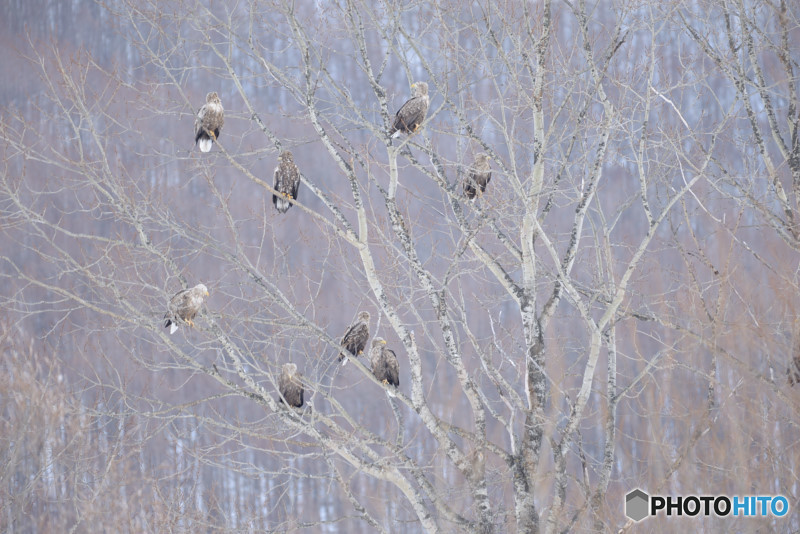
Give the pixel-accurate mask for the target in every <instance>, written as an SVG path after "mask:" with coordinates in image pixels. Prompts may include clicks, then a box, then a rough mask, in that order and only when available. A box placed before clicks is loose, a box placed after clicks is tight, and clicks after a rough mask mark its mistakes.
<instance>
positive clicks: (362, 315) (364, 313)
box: [358, 311, 369, 324]
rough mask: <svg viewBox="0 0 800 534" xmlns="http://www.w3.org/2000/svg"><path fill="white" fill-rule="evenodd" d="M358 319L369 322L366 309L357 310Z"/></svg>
mask: <svg viewBox="0 0 800 534" xmlns="http://www.w3.org/2000/svg"><path fill="white" fill-rule="evenodd" d="M358 320H359V321H362V322H364V323H366V324H369V312H368V311H362V312H359V313H358Z"/></svg>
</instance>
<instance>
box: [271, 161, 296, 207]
mask: <svg viewBox="0 0 800 534" xmlns="http://www.w3.org/2000/svg"><path fill="white" fill-rule="evenodd" d="M275 189H276V190H277V191H278V192H279V193H280V195H272V203H273V204H274V205H275V207H276V208H277V209H278V211H279V212H281V213H286V212H287V211H288V210H289V208H291V207H292V203H291V202H289V201H290V200H296V199H297V190H298V189H300V171H299V170H298V168H297V165H295V164H294V158H293V157H292V153H291V152H289V151H288V150H284V151H283V152H281V155H280V156H278V166H277V167H275Z"/></svg>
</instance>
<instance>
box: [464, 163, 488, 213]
mask: <svg viewBox="0 0 800 534" xmlns="http://www.w3.org/2000/svg"><path fill="white" fill-rule="evenodd" d="M490 160H491V158H490V157H489V155H488V154H484V153H480V154H478V155H477V156H475V161H474V162H473V163H472V167H470V169H469V173H468V174H467V178H466V180H465V181H464V194H465V195H467V198H468V199H470V200H471V201H472V202H475V199H477V198H478V197H479V196H481V195H482V194H484V193H485V192H486V185H487V184H488V183H489V180H491V179H492V170H491V169H490V168H489V161H490Z"/></svg>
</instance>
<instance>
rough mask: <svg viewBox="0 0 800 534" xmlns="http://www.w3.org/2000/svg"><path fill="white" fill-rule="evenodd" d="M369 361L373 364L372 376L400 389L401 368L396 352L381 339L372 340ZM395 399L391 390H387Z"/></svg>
mask: <svg viewBox="0 0 800 534" xmlns="http://www.w3.org/2000/svg"><path fill="white" fill-rule="evenodd" d="M369 359H370V361H371V362H372V374H374V375H375V378H377V379H378V380H380V381H381V382H383V383H384V384H387V385H390V386H393V387H395V388H396V387H398V386H399V385H400V367H399V366H398V364H397V356H396V355H395V353H394V351H393V350H392V349H390V348H388V347H387V346H386V341H385V340H384V339H383V338H381V337H376V338H375V339H373V340H372V348H371V349H369ZM387 392H388V393H389V395H391V396H392V397H394V393H393V392H392V390H391V388H389V389H388V390H387Z"/></svg>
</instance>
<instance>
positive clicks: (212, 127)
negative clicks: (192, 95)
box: [194, 92, 225, 152]
mask: <svg viewBox="0 0 800 534" xmlns="http://www.w3.org/2000/svg"><path fill="white" fill-rule="evenodd" d="M224 115H225V110H223V109H222V101H221V100H220V99H219V95H217V93H216V92H212V93H208V94H207V95H206V103H205V104H203V107H201V108H200V111H198V112H197V117H196V118H195V120H194V143H195V144H196V145H198V146H199V147H200V151H201V152H208V151H209V150H211V144H212V143H213V142H214V141H216V140H217V138H218V137H219V132H220V130H222V125H223V124H224V123H225V116H224Z"/></svg>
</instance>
